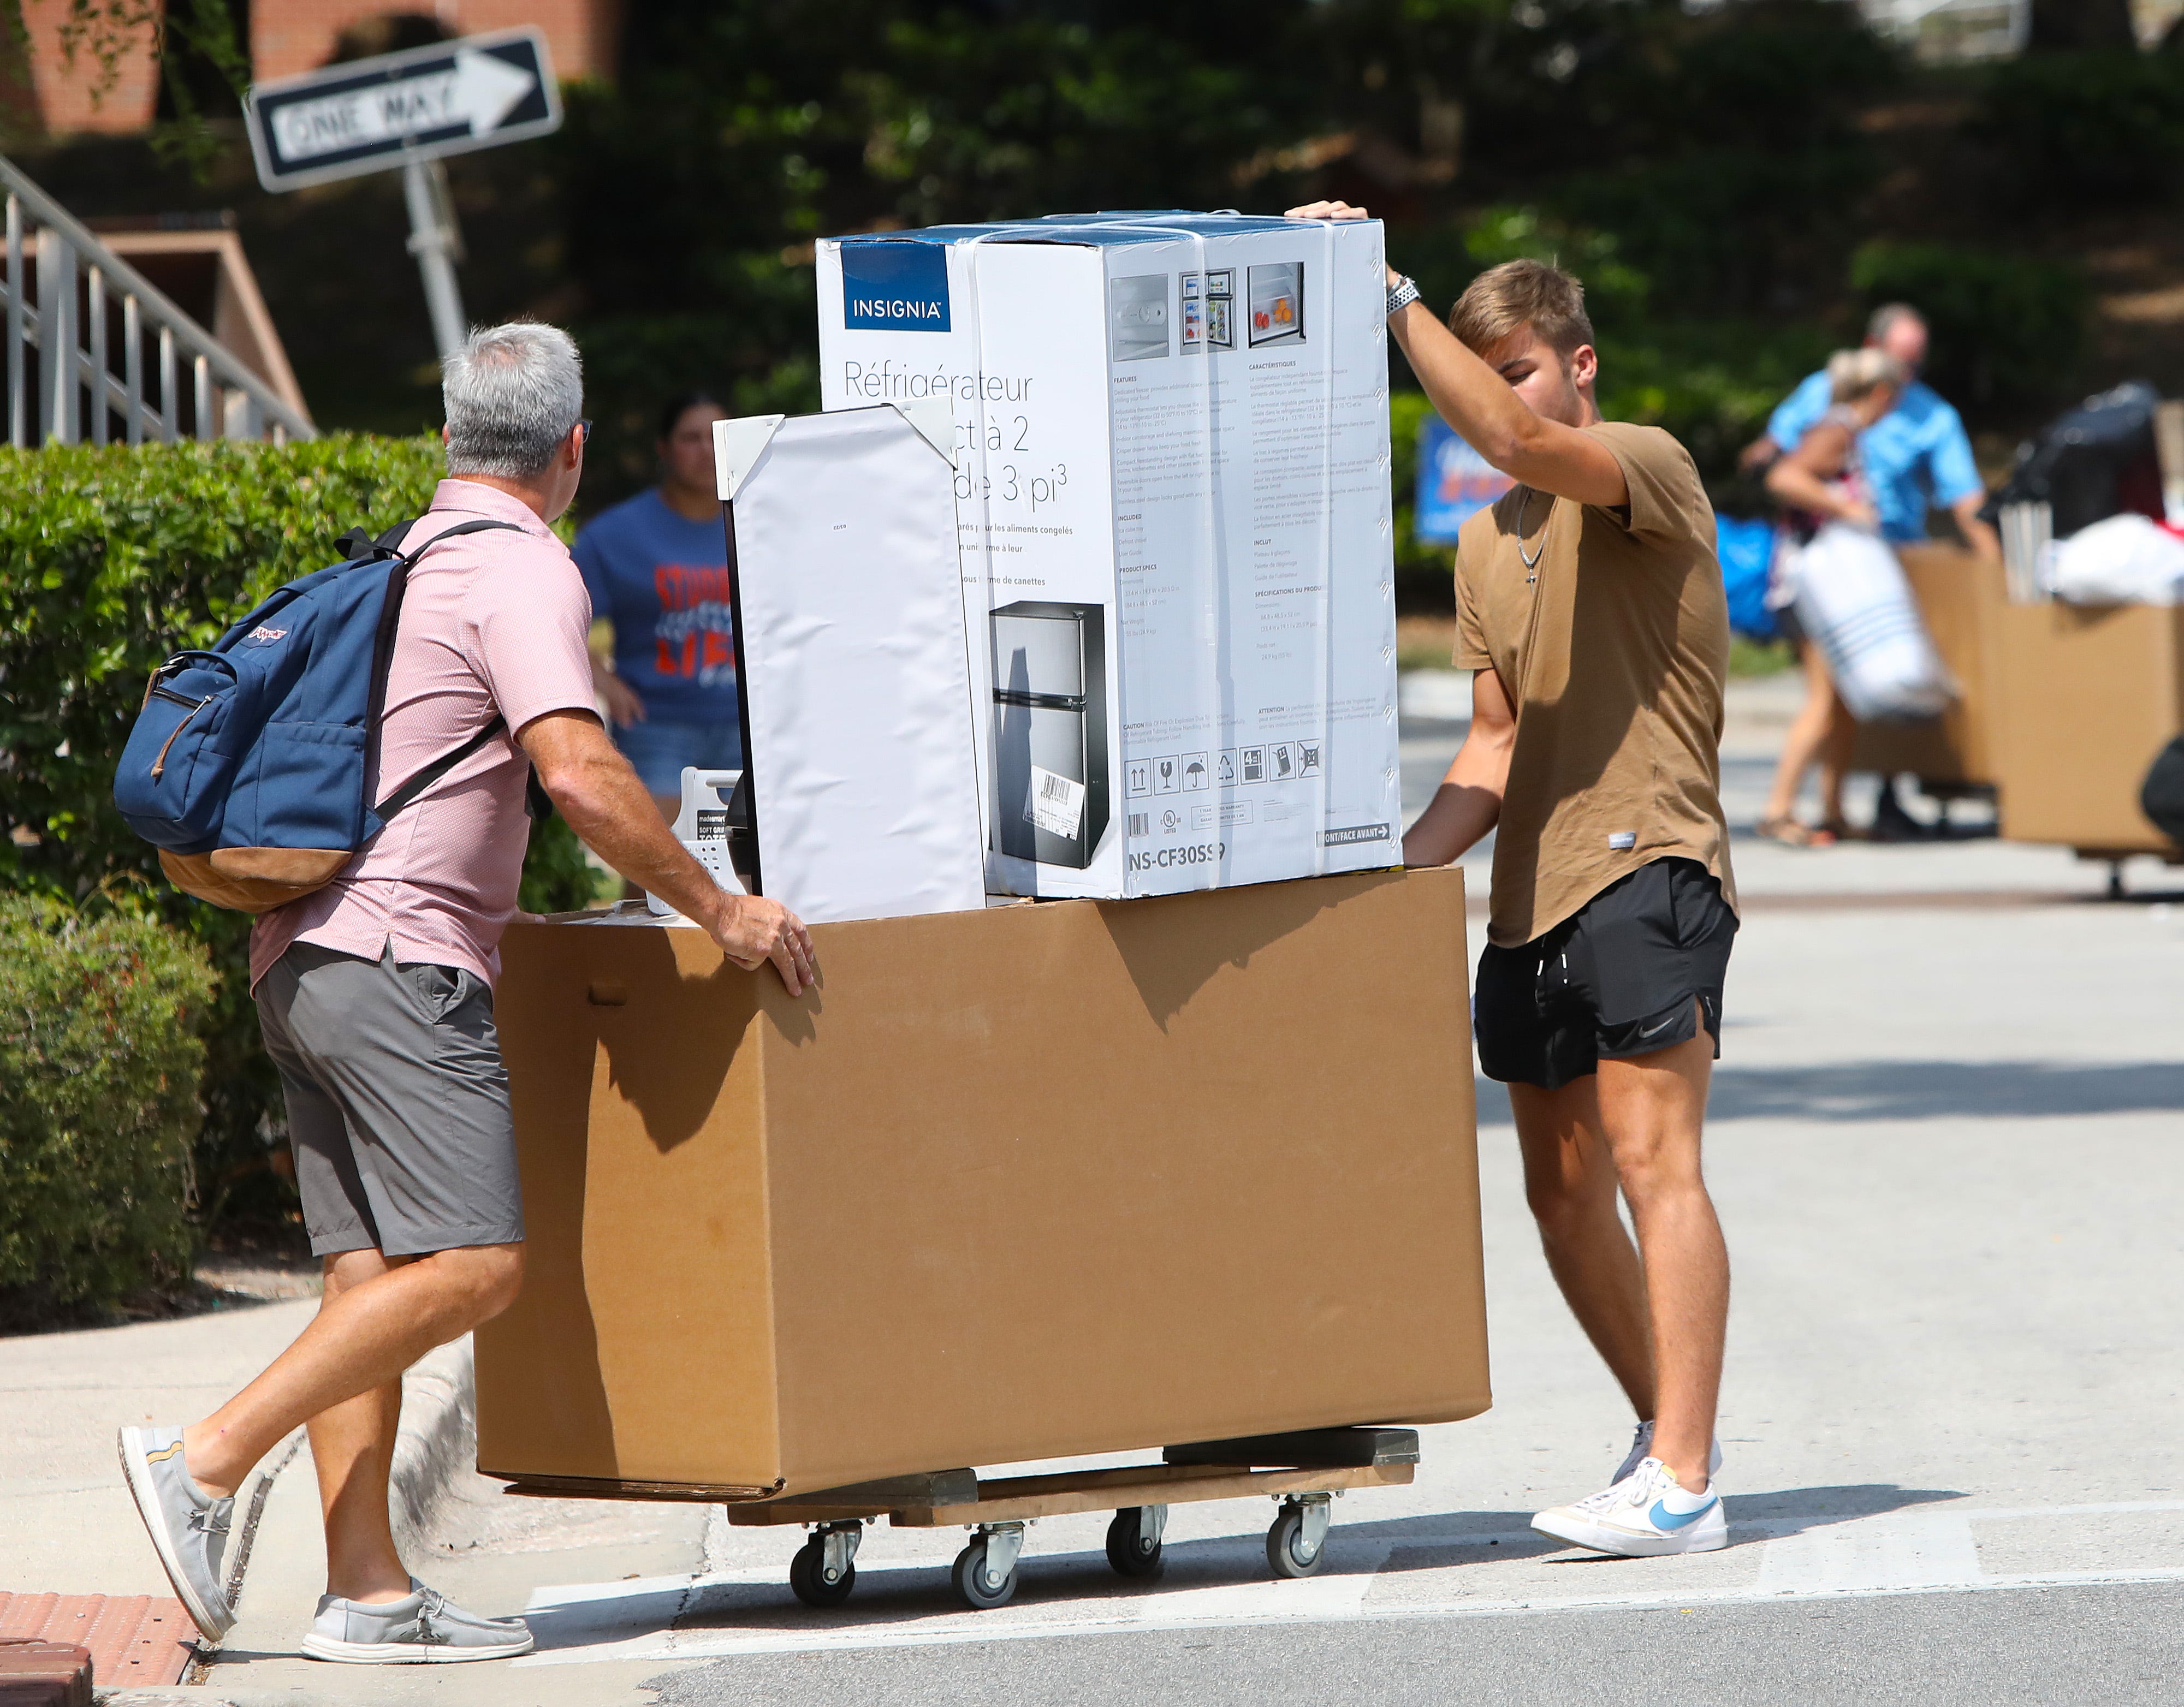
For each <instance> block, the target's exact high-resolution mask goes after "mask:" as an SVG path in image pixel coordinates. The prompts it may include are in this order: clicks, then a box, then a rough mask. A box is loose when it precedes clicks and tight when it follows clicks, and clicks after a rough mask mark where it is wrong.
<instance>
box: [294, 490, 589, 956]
mask: <svg viewBox="0 0 2184 1707" xmlns="http://www.w3.org/2000/svg"><path fill="white" fill-rule="evenodd" d="M479 517H489V518H491V519H492V520H495V521H510V522H514V523H515V525H517V526H518V527H520V528H521V530H522V531H521V532H520V533H510V532H505V531H501V530H499V529H495V530H493V531H490V532H486V533H474V534H465V536H464V537H462V538H460V539H454V540H449V541H448V542H447V543H446V544H445V545H442V546H435V547H433V548H432V549H431V550H430V551H427V552H426V553H425V554H424V555H423V557H422V558H421V559H419V560H418V562H417V563H416V564H415V567H413V568H412V569H411V570H410V571H409V591H408V592H407V593H406V594H405V595H404V598H403V601H402V623H401V626H400V628H399V629H398V631H397V632H396V636H395V642H394V659H393V667H392V668H391V669H390V670H389V671H388V673H387V709H386V714H385V720H384V721H383V722H382V726H381V730H382V732H381V737H380V752H379V775H378V776H376V777H374V778H373V779H371V783H370V793H371V798H373V799H375V800H376V799H382V798H385V797H386V796H387V795H388V794H390V793H392V792H393V791H394V790H395V789H396V788H397V787H400V786H401V783H402V781H403V780H404V778H406V777H408V776H411V775H413V774H414V773H415V772H416V771H417V770H421V769H422V768H423V767H424V766H425V765H427V764H429V763H431V762H432V760H433V759H437V758H438V757H440V755H441V754H443V753H448V752H449V751H451V750H453V749H454V748H458V747H460V746H461V745H462V744H463V742H465V741H467V740H469V739H470V737H471V736H473V735H475V734H476V733H477V731H479V730H480V729H482V727H484V726H485V725H486V724H487V723H488V722H489V721H491V720H492V718H493V713H494V712H496V711H498V712H499V714H500V715H501V716H502V718H503V719H504V720H505V721H506V723H507V725H508V728H507V731H504V733H502V734H501V735H499V736H498V737H495V738H494V739H493V740H492V741H489V742H487V743H486V745H485V746H484V747H483V748H482V749H481V750H480V751H478V752H477V753H473V754H472V755H471V757H470V758H468V759H465V760H464V761H463V762H462V763H461V764H460V765H457V766H456V767H455V768H454V770H452V771H450V772H449V773H448V775H447V776H443V777H442V778H441V779H440V781H437V783H435V784H434V785H433V786H432V787H431V788H429V789H427V790H426V792H425V793H424V794H423V795H422V796H421V797H420V798H418V799H416V800H415V801H413V802H412V803H410V804H409V807H408V808H407V809H404V811H403V812H401V813H400V814H399V815H397V816H396V817H395V818H394V819H393V820H392V821H391V822H390V823H389V824H388V825H387V828H386V829H384V830H383V831H381V832H380V834H379V836H378V837H377V838H376V840H375V841H374V842H372V843H371V845H370V847H368V848H365V850H364V851H363V852H362V853H359V854H358V855H357V856H356V858H355V859H353V860H351V861H350V862H349V864H348V867H347V868H346V869H345V870H343V873H342V875H341V876H338V877H337V878H336V879H335V880H334V881H332V882H331V884H329V885H328V886H327V887H326V888H324V889H320V890H319V891H317V892H315V893H314V894H310V895H307V896H305V897H304V898H303V899H302V900H300V901H293V902H291V903H290V904H288V905H287V906H286V907H279V908H276V909H274V910H273V911H272V912H270V913H266V914H263V915H260V916H259V920H258V924H257V926H256V928H255V929H254V930H253V931H252V932H251V937H250V981H251V984H252V986H253V987H256V985H257V982H258V981H259V979H260V978H262V977H264V976H265V971H266V969H267V968H268V967H270V965H272V964H273V963H274V962H275V961H276V960H277V959H280V958H281V955H282V954H286V953H287V949H288V946H289V944H290V943H292V942H315V943H318V944H319V945H320V946H321V947H323V948H337V949H339V950H341V951H342V952H343V953H344V954H359V955H362V956H363V957H364V958H365V959H371V960H376V959H379V958H380V956H381V955H382V954H383V953H384V952H385V950H386V948H387V944H388V943H389V942H392V943H393V945H394V958H395V959H396V960H397V961H398V962H399V963H400V964H402V965H415V964H416V963H418V962H421V961H429V962H431V963H432V964H433V965H442V966H461V967H467V968H468V969H469V970H471V971H472V972H475V973H476V974H477V976H479V977H481V978H483V979H484V980H485V981H487V983H488V984H489V983H491V982H493V980H494V979H495V977H496V976H498V975H499V971H500V933H501V931H503V930H504V929H505V928H506V926H507V924H508V921H509V920H510V917H512V916H513V915H514V914H515V890H516V885H517V883H518V881H520V880H521V876H522V874H523V853H524V849H525V848H526V845H527V844H528V842H529V839H530V831H531V820H530V819H529V818H528V817H527V816H526V815H525V812H524V809H523V797H524V783H525V779H526V776H527V775H528V773H529V762H528V760H527V759H526V758H525V757H524V754H523V750H522V748H520V747H518V746H517V745H516V744H515V731H518V730H521V728H522V727H523V726H524V725H525V724H526V723H528V722H530V721H531V720H532V719H533V718H537V717H540V716H543V715H544V714H546V713H547V712H549V711H570V710H576V711H594V710H596V709H597V701H596V699H595V698H594V697H593V689H592V669H591V660H590V659H589V657H588V654H587V653H586V651H585V637H586V635H587V634H588V631H590V628H591V626H592V602H591V599H590V598H589V596H588V595H587V594H586V592H584V583H583V581H582V577H581V576H579V575H577V565H576V564H575V563H574V562H573V561H572V560H571V559H570V556H569V553H568V549H567V548H566V547H565V546H564V545H563V544H562V543H561V542H560V540H558V539H556V538H555V537H554V533H553V530H552V529H550V528H549V527H548V526H547V525H546V524H545V523H544V522H543V521H541V520H539V519H538V515H537V514H535V513H534V512H533V511H532V510H531V509H529V508H528V507H526V505H525V504H523V503H521V501H519V500H518V499H515V498H510V496H509V495H508V494H507V493H505V492H499V491H496V490H495V489H494V488H493V487H489V486H480V485H478V484H476V482H474V481H466V480H443V481H441V482H440V485H439V489H438V490H437V492H434V493H433V495H432V509H431V511H430V512H429V513H428V514H426V517H425V519H424V520H421V521H420V522H419V523H418V524H417V525H416V527H415V529H414V530H412V531H411V533H410V535H409V540H408V541H407V542H405V544H407V545H408V546H409V548H411V549H415V546H416V545H417V544H418V543H419V542H422V541H424V540H427V539H430V538H431V537H432V536H433V535H434V534H436V533H437V532H439V531H441V530H442V529H443V528H445V527H449V526H452V525H454V524H456V523H458V522H464V521H471V520H476V519H477V518H479Z"/></svg>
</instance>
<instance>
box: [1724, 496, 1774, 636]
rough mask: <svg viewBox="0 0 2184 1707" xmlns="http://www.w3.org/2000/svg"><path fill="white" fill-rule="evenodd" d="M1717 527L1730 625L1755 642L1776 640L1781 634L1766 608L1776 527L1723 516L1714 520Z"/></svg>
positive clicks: (1771, 613) (1771, 614)
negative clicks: (1727, 597) (1727, 595)
mask: <svg viewBox="0 0 2184 1707" xmlns="http://www.w3.org/2000/svg"><path fill="white" fill-rule="evenodd" d="M1714 525H1715V527H1716V529H1717V530H1718V531H1717V532H1716V534H1715V536H1714V548H1713V549H1714V555H1715V556H1716V557H1717V558H1719V559H1720V560H1721V579H1722V585H1723V587H1724V589H1725V590H1726V591H1727V592H1728V594H1729V626H1730V627H1731V628H1733V629H1735V630H1736V631H1737V632H1738V633H1739V634H1747V635H1749V636H1751V637H1752V639H1754V640H1772V639H1774V638H1775V636H1776V635H1777V634H1779V633H1780V627H1779V626H1777V625H1776V623H1775V613H1774V612H1773V611H1772V610H1770V609H1769V608H1768V605H1767V588H1768V585H1769V577H1770V576H1771V575H1773V573H1774V568H1775V524H1774V523H1772V522H1771V521H1740V520H1737V519H1736V517H1735V516H1730V515H1723V516H1717V517H1715V519H1714Z"/></svg>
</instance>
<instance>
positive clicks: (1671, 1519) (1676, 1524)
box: [1646, 1499, 1714, 1529]
mask: <svg viewBox="0 0 2184 1707" xmlns="http://www.w3.org/2000/svg"><path fill="white" fill-rule="evenodd" d="M1713 1507H1714V1502H1713V1500H1711V1499H1709V1500H1708V1501H1707V1503H1706V1504H1704V1505H1702V1506H1701V1507H1700V1508H1699V1509H1698V1510H1697V1511H1671V1510H1669V1503H1668V1501H1666V1500H1665V1499H1657V1500H1655V1501H1654V1502H1653V1509H1652V1510H1651V1511H1649V1512H1647V1513H1646V1516H1647V1517H1648V1518H1649V1519H1651V1520H1652V1525H1653V1527H1654V1528H1656V1529H1688V1528H1690V1527H1691V1525H1693V1524H1694V1523H1697V1521H1699V1519H1701V1518H1702V1517H1704V1516H1705V1515H1707V1513H1708V1512H1709V1511H1712V1510H1713Z"/></svg>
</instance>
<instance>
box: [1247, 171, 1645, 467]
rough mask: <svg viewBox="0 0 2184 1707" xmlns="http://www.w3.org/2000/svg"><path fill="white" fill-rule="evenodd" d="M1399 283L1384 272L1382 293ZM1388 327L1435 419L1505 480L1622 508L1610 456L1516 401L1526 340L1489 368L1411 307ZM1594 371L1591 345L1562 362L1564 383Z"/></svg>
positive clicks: (1310, 215) (1323, 206) (1528, 357)
mask: <svg viewBox="0 0 2184 1707" xmlns="http://www.w3.org/2000/svg"><path fill="white" fill-rule="evenodd" d="M1289 217H1290V218H1291V219H1293V220H1361V219H1363V218H1365V217H1366V214H1365V210H1364V209H1362V208H1353V207H1351V205H1350V204H1349V203H1346V202H1314V203H1312V204H1311V205H1310V206H1308V207H1303V208H1292V209H1290V213H1289ZM1400 279H1401V275H1400V274H1399V273H1397V272H1396V270H1395V269H1394V268H1393V267H1390V268H1389V269H1388V283H1389V286H1390V288H1392V287H1393V286H1395V285H1396V283H1397V282H1398V281H1399V280H1400ZM1388 327H1389V330H1390V331H1392V332H1394V333H1395V335H1396V342H1397V343H1399V344H1401V346H1402V347H1403V354H1404V356H1405V357H1406V358H1407V359H1408V360H1409V362H1410V364H1411V371H1412V373H1414V374H1416V375H1418V383H1419V384H1420V385H1422V386H1424V387H1425V393H1426V396H1427V397H1428V398H1430V399H1432V402H1433V406H1434V407H1435V409H1438V410H1439V411H1440V416H1441V419H1442V420H1445V421H1446V422H1447V423H1448V424H1449V425H1451V426H1452V427H1454V428H1455V429H1456V431H1457V434H1458V435H1459V436H1461V437H1462V438H1463V441H1464V442H1466V443H1467V444H1468V445H1469V446H1470V447H1471V448H1473V449H1474V450H1475V451H1477V452H1478V453H1479V455H1481V456H1482V457H1484V458H1485V459H1486V460H1487V461H1488V462H1490V463H1491V464H1493V465H1494V466H1495V467H1496V468H1497V469H1499V470H1502V473H1504V474H1506V475H1508V476H1509V477H1510V478H1511V479H1512V480H1518V481H1523V482H1524V484H1525V485H1526V486H1529V487H1533V488H1534V489H1535V490H1536V491H1540V492H1550V493H1552V494H1553V495H1554V496H1555V497H1557V498H1574V499H1575V500H1576V501H1577V502H1578V503H1590V504H1599V505H1602V507H1604V508H1608V509H1614V508H1618V507H1619V506H1621V505H1624V504H1627V503H1630V483H1629V482H1628V481H1626V480H1625V479H1624V474H1623V464H1621V463H1619V462H1618V461H1617V460H1616V459H1615V454H1614V453H1613V451H1611V450H1609V449H1608V448H1607V446H1606V445H1604V444H1602V443H1601V442H1600V441H1599V440H1598V439H1596V438H1595V437H1593V436H1591V434H1589V433H1586V432H1583V431H1580V430H1579V429H1578V428H1576V427H1574V426H1567V425H1563V423H1562V422H1560V421H1557V420H1548V419H1547V418H1546V416H1544V415H1542V414H1540V412H1539V411H1538V410H1536V409H1534V408H1533V407H1532V406H1531V405H1530V404H1529V403H1526V402H1525V401H1524V398H1523V397H1522V396H1521V395H1520V394H1519V393H1520V392H1521V390H1522V388H1523V387H1524V382H1525V381H1527V380H1529V379H1531V378H1532V377H1533V375H1535V374H1536V373H1538V372H1539V371H1540V370H1541V363H1540V361H1539V360H1538V359H1537V358H1536V357H1535V355H1534V354H1533V353H1532V350H1533V348H1534V341H1532V340H1530V339H1529V338H1527V337H1525V336H1523V335H1522V334H1521V333H1520V334H1518V336H1513V337H1511V338H1510V339H1509V340H1507V342H1504V343H1502V344H1501V345H1497V346H1496V348H1494V349H1493V350H1491V351H1490V352H1489V354H1490V356H1491V357H1493V358H1494V361H1493V363H1492V364H1489V363H1488V362H1487V361H1485V360H1484V359H1481V358H1479V356H1477V355H1474V353H1472V352H1471V351H1470V350H1468V349H1467V348H1464V346H1463V343H1462V342H1460V341H1459V340H1458V339H1457V336H1456V334H1455V333H1454V332H1451V331H1449V329H1448V328H1447V327H1446V326H1445V325H1442V324H1441V323H1440V321H1439V320H1436V319H1435V318H1434V315H1433V313H1432V311H1431V310H1430V309H1428V308H1427V307H1426V306H1425V304H1424V303H1421V302H1415V301H1413V302H1412V303H1407V304H1406V305H1405V306H1404V307H1403V308H1401V309H1399V310H1397V311H1396V314H1393V315H1392V316H1390V319H1389V321H1388ZM1598 367H1599V358H1598V356H1597V355H1596V353H1595V352H1594V350H1593V348H1592V346H1591V345H1590V344H1583V345H1580V346H1579V348H1577V349H1576V350H1575V351H1574V352H1573V353H1572V354H1571V356H1570V359H1569V370H1570V371H1569V374H1568V379H1569V381H1570V382H1571V384H1573V385H1574V386H1577V387H1579V388H1580V389H1589V388H1590V386H1591V383H1592V380H1593V375H1595V373H1596V371H1597V370H1598Z"/></svg>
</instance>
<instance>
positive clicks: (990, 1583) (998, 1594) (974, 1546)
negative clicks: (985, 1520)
mask: <svg viewBox="0 0 2184 1707" xmlns="http://www.w3.org/2000/svg"><path fill="white" fill-rule="evenodd" d="M950 1579H951V1580H952V1581H953V1582H954V1583H955V1585H956V1593H958V1594H959V1595H961V1596H962V1598H963V1602H964V1604H966V1605H967V1606H969V1607H971V1608H972V1610H974V1611H978V1612H989V1611H991V1610H993V1609H994V1608H995V1607H996V1606H1006V1605H1007V1604H1009V1602H1010V1601H1011V1599H1014V1598H1015V1595H1016V1592H1017V1567H1016V1564H1015V1562H1014V1561H1013V1560H1011V1562H1010V1565H1009V1568H1008V1571H1006V1574H1005V1575H1003V1576H1001V1577H1000V1580H999V1581H998V1582H996V1581H995V1580H994V1579H993V1578H991V1577H989V1576H988V1575H987V1574H986V1537H984V1536H983V1535H982V1536H980V1537H978V1539H977V1540H975V1541H973V1542H972V1543H971V1544H970V1545H969V1546H968V1547H967V1548H965V1549H963V1550H962V1551H961V1553H959V1554H956V1568H955V1570H954V1571H952V1572H950Z"/></svg>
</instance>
